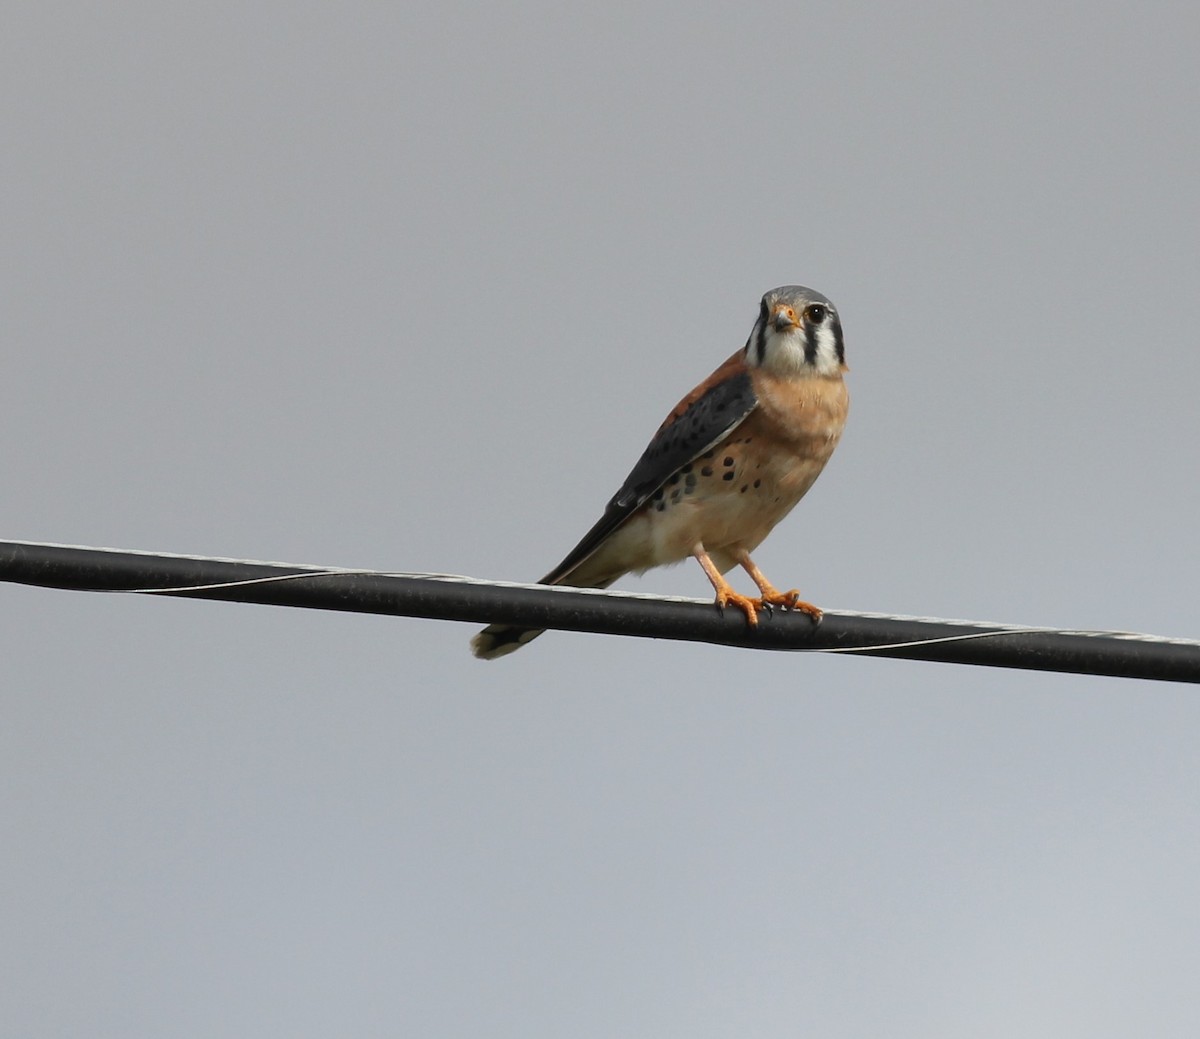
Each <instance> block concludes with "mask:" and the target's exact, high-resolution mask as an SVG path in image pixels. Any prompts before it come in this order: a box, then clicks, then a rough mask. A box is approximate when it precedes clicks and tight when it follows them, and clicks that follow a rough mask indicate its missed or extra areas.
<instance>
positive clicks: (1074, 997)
mask: <svg viewBox="0 0 1200 1039" xmlns="http://www.w3.org/2000/svg"><path fill="white" fill-rule="evenodd" d="M1195 40H1196V14H1195V11H1194V10H1193V9H1192V8H1191V7H1190V5H1187V4H1183V3H1166V2H1161V3H1153V2H1151V3H1146V4H1140V5H1115V4H1109V5H1105V4H1092V5H1067V4H1062V5H1057V6H1053V5H1052V6H1047V5H1046V4H1044V3H1031V2H1030V3H1017V4H1006V5H1004V10H1003V11H998V10H996V9H993V8H988V7H986V6H983V5H978V6H969V5H951V4H927V5H892V6H889V5H882V4H879V5H855V4H846V3H844V2H841V0H839V2H836V3H833V2H830V3H825V4H808V3H806V4H803V5H778V6H771V5H766V4H761V3H749V4H747V3H741V4H737V5H733V4H730V5H724V6H709V7H688V6H684V5H680V4H669V3H652V4H650V5H648V6H647V5H645V4H637V5H633V4H627V5H623V4H615V5H614V4H607V5H579V6H577V7H569V6H563V5H561V4H549V3H544V4H530V3H524V4H521V5H518V6H513V7H509V8H503V7H495V6H489V5H482V4H453V3H449V4H448V3H444V2H439V3H437V4H434V3H424V2H421V3H406V4H403V5H395V6H391V7H385V6H383V5H368V4H337V5H335V4H328V5H313V4H281V3H272V4H260V5H254V6H251V7H247V6H246V5H242V4H226V3H211V2H210V3H205V4H203V5H174V4H165V5H164V4H151V3H140V4H139V3H123V4H116V5H107V7H105V5H90V4H89V5H85V4H78V3H75V4H72V3H67V4H61V5H50V4H36V5H34V4H21V5H13V7H12V8H10V9H9V11H8V13H7V15H6V19H5V30H4V34H3V40H2V42H0V49H2V53H0V106H2V111H3V117H2V118H3V123H2V128H3V140H4V148H3V185H4V189H3V192H2V194H0V212H2V214H3V234H2V235H0V263H2V269H0V276H2V284H3V300H4V302H3V306H2V307H0V336H2V342H3V356H4V366H3V378H2V379H0V423H2V427H0V428H2V430H3V442H4V445H5V449H4V450H3V452H0V456H2V457H0V480H2V482H3V487H4V489H5V494H4V517H5V518H4V534H5V536H7V537H10V538H24V539H29V540H44V541H58V542H67V543H78V544H92V545H108V546H114V547H121V548H139V549H146V550H160V551H171V552H183V553H197V554H213V555H224V556H236V557H249V558H266V559H278V560H286V561H293V562H307V563H315V564H326V565H339V566H362V567H370V568H377V569H389V570H430V571H444V572H452V573H464V574H471V575H474V576H478V577H486V578H496V579H507V580H528V579H534V578H536V577H538V576H539V575H541V574H542V573H543V572H545V571H546V570H547V569H548V568H549V567H550V566H551V565H553V564H554V563H555V562H557V560H558V559H559V557H560V556H561V555H562V554H563V553H564V552H565V551H566V550H567V549H568V548H570V547H571V545H573V544H574V542H575V541H576V540H577V538H578V537H579V536H580V535H581V534H582V533H583V531H584V530H585V529H586V528H587V527H588V526H589V525H590V524H591V523H592V521H593V520H594V519H595V518H596V516H597V515H598V513H599V510H600V509H601V508H602V506H603V504H604V502H605V500H606V499H607V498H608V496H609V495H610V494H611V492H612V491H613V490H614V489H615V488H616V486H617V485H618V484H619V482H620V481H621V479H622V478H623V477H624V475H625V473H626V472H627V471H628V469H629V467H630V466H631V465H632V463H633V461H634V460H635V459H636V458H637V456H638V454H639V453H640V451H641V450H642V448H643V446H644V445H645V443H646V440H647V439H648V437H649V436H650V434H651V433H652V432H653V430H654V429H655V427H656V426H657V425H658V423H659V421H660V420H661V419H662V417H663V415H664V414H665V413H666V411H667V410H668V409H669V408H670V407H671V406H672V405H673V404H674V403H675V401H676V400H677V399H678V398H679V397H680V396H681V395H682V394H683V393H684V392H686V391H687V390H688V389H689V388H690V387H691V386H692V385H694V384H695V383H696V382H698V381H699V380H700V379H701V378H703V377H704V376H706V375H707V374H708V373H709V372H710V371H711V370H712V368H714V367H715V366H716V365H717V364H718V363H719V362H720V361H721V360H723V359H724V358H725V357H726V356H727V355H728V354H729V353H731V352H732V351H733V350H734V349H736V348H737V347H739V346H740V345H741V344H742V343H743V342H744V340H745V337H746V335H747V333H748V332H749V329H750V326H751V323H752V322H753V320H754V316H755V313H756V307H757V305H758V299H759V296H760V295H761V294H762V292H763V291H764V290H766V289H768V288H771V287H773V286H775V285H778V284H782V283H788V282H800V283H803V284H807V285H811V286H813V287H815V288H818V289H820V290H821V291H823V292H825V293H827V294H828V295H829V296H830V297H832V298H833V299H834V300H835V301H836V302H837V304H838V305H839V307H840V309H841V311H842V314H843V319H844V323H845V328H846V335H847V350H848V360H849V362H850V365H851V368H852V372H851V375H850V380H851V392H852V395H853V408H852V413H851V419H850V424H849V427H848V430H847V433H846V436H845V438H844V440H843V442H842V446H841V447H840V448H839V451H838V453H837V454H836V455H835V457H834V459H833V461H832V463H831V465H830V467H829V469H828V470H827V472H826V473H825V475H824V476H823V477H822V479H821V481H820V482H819V483H818V484H817V487H816V488H815V490H814V491H813V493H812V494H811V495H810V496H809V497H808V499H806V500H805V501H804V502H803V503H802V505H801V506H800V507H799V508H798V510H797V511H796V512H795V513H794V514H793V515H792V516H791V517H789V519H788V520H787V521H785V523H784V524H783V525H782V526H781V527H780V528H779V529H778V530H777V531H776V532H775V533H774V535H773V536H772V537H771V539H770V540H769V541H768V542H767V543H766V545H765V546H764V547H763V549H762V550H761V552H760V553H759V554H758V558H759V561H760V563H761V564H762V566H763V568H764V569H765V570H766V572H767V573H768V574H769V575H771V576H772V578H773V579H774V580H775V581H776V582H777V583H779V584H780V585H781V586H785V587H786V586H790V585H793V584H796V585H798V586H799V587H800V588H801V589H802V590H803V591H804V592H805V593H806V595H807V596H808V597H811V598H812V599H813V600H814V601H816V602H818V603H821V604H822V605H824V606H826V607H828V608H835V609H836V608H845V609H859V610H880V611H890V612H903V613H918V614H926V615H934V616H951V617H970V618H976V619H990V620H1003V621H1012V622H1020V623H1029V624H1049V625H1060V626H1070V627H1104V628H1120V629H1128V630H1136V631H1149V632H1154V633H1158V634H1163V635H1176V636H1187V637H1191V636H1195V635H1196V634H1197V632H1198V629H1200V606H1198V605H1197V597H1196V588H1197V583H1198V580H1200V559H1198V554H1197V552H1196V530H1197V524H1198V521H1200V490H1198V480H1197V461H1196V459H1197V448H1198V445H1200V413H1198V409H1197V407H1196V392H1197V383H1198V381H1200V359H1198V347H1197V335H1196V330H1197V327H1200V294H1198V293H1197V285H1198V284H1200V249H1198V247H1197V230H1198V224H1200V221H1198V216H1200V205H1198V198H1200V191H1198V189H1197V184H1198V183H1200V143H1198V133H1197V129H1196V128H1197V125H1198V122H1197V119H1198V110H1197V101H1198V99H1200V97H1198V95H1200V89H1198V84H1200V75H1198V74H1197V72H1196V59H1195ZM622 587H626V588H631V589H637V590H645V591H655V592H662V593H670V594H685V595H703V594H706V592H707V584H706V582H705V581H704V578H703V575H702V574H701V573H700V571H699V568H698V567H695V566H692V565H687V566H683V567H680V568H678V569H675V570H669V571H659V572H657V573H653V574H651V575H649V576H648V577H646V578H645V579H642V580H640V581H638V580H630V581H626V582H624V583H623V584H622ZM0 606H2V609H3V631H4V650H3V654H2V657H0V668H2V671H0V682H2V694H0V704H2V709H3V717H2V719H0V781H2V783H3V799H2V803H0V813H2V815H0V826H2V828H3V839H2V841H0V930H2V932H3V934H4V939H3V942H2V943H0V949H2V952H0V957H2V961H0V968H2V977H3V983H2V984H0V1031H2V1032H3V1033H4V1034H5V1035H12V1036H67V1035H88V1036H131V1035H136V1036H217V1035H238V1036H279V1035H287V1036H327V1035H333V1034H338V1035H353V1036H398V1035H411V1036H438V1037H441V1036H514V1037H517V1036H520V1037H527V1036H542V1035H569V1036H581V1037H592V1036H597V1037H599V1036H604V1037H609V1036H688V1037H699V1036H714V1037H716V1036H722V1037H724V1036H734V1035H737V1036H742V1035H745V1036H750V1035H753V1036H797V1035H807V1036H863V1035H887V1036H913V1037H928V1036H964V1035H970V1036H1009V1035H1021V1036H1023V1037H1027V1036H1055V1037H1063V1036H1088V1037H1096V1036H1124V1035H1132V1034H1138V1035H1155V1036H1160V1037H1161V1036H1189V1037H1192V1036H1195V1035H1196V1034H1197V1030H1198V1029H1200V998H1198V997H1197V993H1196V962H1197V957H1198V956H1200V899H1198V897H1197V877H1198V876H1200V830H1198V826H1200V805H1198V801H1197V782H1198V780H1200V762H1198V760H1197V746H1198V737H1200V702H1198V700H1197V694H1196V693H1195V692H1193V691H1192V690H1191V689H1189V688H1187V687H1175V686H1167V685H1154V684H1150V683H1140V682H1132V681H1120V680H1115V679H1093V678H1075V677H1067V676H1051V675H1037V674H1024V673H1008V672H1000V671H987V670H984V669H973V668H955V667H950V666H943V665H931V664H914V663H903V662H894V661H880V660H867V659H855V658H849V657H816V656H814V657H809V656H788V655H772V654H757V653H750V652H743V651H731V650H726V649H718V648H713V647H708V646H701V645H680V644H669V643H658V642H653V641H639V640H634V639H615V638H605V637H601V636H587V635H566V634H551V635H547V636H546V637H545V638H543V639H542V640H541V641H539V642H538V643H537V644H536V645H534V646H531V647H530V648H528V649H526V650H523V651H522V652H521V653H520V654H519V655H518V656H516V657H512V658H509V659H507V660H502V661H498V662H495V663H491V664H485V663H481V662H478V661H476V660H474V659H472V658H471V657H470V656H469V654H468V650H467V640H468V637H469V635H470V634H471V629H470V628H468V627H467V626H465V625H456V624H449V623H435V622H431V621H416V620H396V619H385V618H373V617H354V616H337V615H331V614H322V613H316V612H305V611H298V610H280V609H271V608H266V607H251V606H238V605H231V604H220V603H197V602H182V601H169V600H156V599H149V598H138V597H117V596H88V595H83V594H76V593H67V592H54V591H42V590H35V589H29V588H23V587H18V586H3V587H0Z"/></svg>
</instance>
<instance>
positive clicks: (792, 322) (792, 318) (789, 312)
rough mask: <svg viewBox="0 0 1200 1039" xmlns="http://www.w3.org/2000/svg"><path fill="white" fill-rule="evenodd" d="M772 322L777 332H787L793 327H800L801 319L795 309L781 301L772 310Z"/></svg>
mask: <svg viewBox="0 0 1200 1039" xmlns="http://www.w3.org/2000/svg"><path fill="white" fill-rule="evenodd" d="M771 324H773V325H774V326H775V331H776V332H786V331H788V330H789V329H792V328H799V327H800V319H799V318H798V317H797V316H796V312H795V310H793V309H792V308H791V307H789V306H788V305H787V304H786V303H780V304H779V306H777V307H776V308H775V309H774V310H773V311H772V312H771Z"/></svg>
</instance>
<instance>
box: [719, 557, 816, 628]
mask: <svg viewBox="0 0 1200 1039" xmlns="http://www.w3.org/2000/svg"><path fill="white" fill-rule="evenodd" d="M737 561H738V563H739V564H740V565H741V567H742V569H743V570H745V571H746V573H748V574H749V575H750V579H751V580H752V581H753V582H754V583H755V584H756V585H758V590H759V591H760V592H761V593H762V598H761V599H759V600H758V603H757V605H758V606H764V607H766V608H767V609H770V608H771V607H772V606H782V607H783V608H784V609H785V610H799V611H800V612H801V613H806V614H808V616H810V617H811V618H812V619H813V620H814V621H815V622H818V623H819V622H820V620H821V611H820V609H819V608H818V607H816V606H814V605H813V604H812V603H810V602H805V601H804V600H803V599H801V598H800V592H799V591H798V590H797V589H795V588H793V589H792V590H791V591H790V592H781V591H779V590H778V589H776V587H775V586H774V585H773V584H771V582H770V581H768V580H767V579H766V578H765V577H764V576H763V572H762V571H761V570H759V568H758V567H756V566H755V565H754V561H753V560H752V559H751V558H750V553H749V552H745V551H742V552H739V553H738V554H737Z"/></svg>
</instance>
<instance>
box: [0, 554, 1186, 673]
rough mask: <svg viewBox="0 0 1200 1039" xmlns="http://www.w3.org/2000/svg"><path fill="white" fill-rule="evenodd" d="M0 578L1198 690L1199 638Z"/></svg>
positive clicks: (160, 582)
mask: <svg viewBox="0 0 1200 1039" xmlns="http://www.w3.org/2000/svg"><path fill="white" fill-rule="evenodd" d="M0 580H4V581H12V582H17V583H20V584H30V585H40V586H42V587H46V588H66V589H74V590H77V591H99V592H140V593H144V594H149V595H177V596H187V597H189V598H196V599H223V600H228V601H231V602H250V603H262V604H267V605H273V606H298V607H306V608H308V609H321V610H344V611H350V612H355V613H378V614H389V615H394V616H401V617H429V618H434V619H438V620H456V621H472V622H476V623H490V622H492V621H504V622H508V623H514V624H528V625H531V626H535V627H539V628H559V629H563V630H568V631H591V632H601V633H605V634H610V635H637V636H643V637H649V638H662V639H684V640H688V641H693V642H712V643H718V644H721V645H728V646H739V647H743V648H746V649H775V650H816V651H823V652H834V653H869V654H872V655H875V656H887V657H900V658H904V659H909V660H938V661H944V662H947V663H956V664H983V665H988V666H992V667H1015V668H1027V669H1030V670H1035V671H1069V672H1074V673H1077V674H1091V675H1113V676H1117V677H1124V678H1148V679H1157V680H1160V681H1170V682H1200V642H1194V641H1190V640H1185V639H1164V638H1158V637H1155V636H1151V635H1135V634H1130V633H1124V632H1105V631H1099V632H1094V631H1061V630H1055V629H1049V628H1022V627H1015V626H1008V625H990V624H980V623H976V622H973V621H951V620H936V619H931V618H917V617H896V616H889V615H883V614H860V613H833V612H827V613H826V614H825V619H824V621H823V622H822V623H821V625H820V626H819V627H817V628H814V626H813V624H812V622H811V621H810V620H809V619H808V618H807V617H806V616H804V615H802V614H794V613H787V612H783V611H780V610H776V611H775V612H774V613H772V614H770V615H766V616H763V617H762V618H761V620H760V623H759V625H758V627H757V628H755V629H750V628H749V627H748V626H747V624H746V621H745V618H744V616H743V615H742V613H741V612H740V611H738V610H733V609H730V610H726V611H725V612H724V613H723V614H722V613H721V612H719V611H718V610H717V609H715V608H714V607H713V605H712V603H710V602H700V601H697V600H694V599H670V598H662V597H658V596H648V595H630V594H626V593H617V592H594V591H580V590H577V589H563V588H547V587H544V586H542V585H519V584H501V583H496V582H489V581H476V580H472V579H470V578H462V577H451V576H447V575H438V574H386V573H378V572H375V571H363V570H343V569H322V568H319V567H312V566H297V565H294V564H284V563H262V562H255V561H251V560H241V559H214V558H207V557H201V556H176V555H156V554H152V553H148V552H127V551H118V550H116V549H107V548H84V547H81V546H74V545H47V544H39V543H32V542H23V541H0ZM463 652H464V653H465V652H466V648H465V646H464V649H463ZM527 652H530V653H536V652H537V649H536V648H532V649H530V650H528V651H527ZM492 666H498V667H503V666H505V665H503V664H497V665H492Z"/></svg>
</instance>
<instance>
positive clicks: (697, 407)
mask: <svg viewBox="0 0 1200 1039" xmlns="http://www.w3.org/2000/svg"><path fill="white" fill-rule="evenodd" d="M735 362H740V355H737V354H735V355H734V357H732V358H730V359H729V361H727V362H726V363H725V364H723V365H722V366H721V367H720V368H718V369H717V370H716V371H715V372H714V373H713V375H712V376H711V377H710V378H709V379H708V380H706V381H705V382H704V383H702V384H701V385H700V386H698V387H697V388H696V390H695V391H694V393H693V394H691V395H689V396H688V397H685V398H684V399H683V401H681V402H680V405H679V406H678V407H677V408H676V409H675V410H674V411H673V412H672V413H671V415H670V417H668V419H667V421H666V422H664V423H663V425H662V426H661V427H660V428H659V430H658V432H657V433H656V434H655V435H654V439H653V440H651V441H650V443H649V445H648V446H647V447H646V450H645V451H644V452H643V453H642V457H641V458H639V459H638V462H637V465H635V466H634V467H633V469H632V470H631V472H630V473H629V475H628V476H627V477H626V478H625V482H624V483H623V484H622V485H621V489H620V490H619V491H617V493H616V494H614V495H613V496H612V498H611V499H610V500H609V503H608V506H607V508H605V510H604V515H603V516H601V517H600V519H599V520H597V522H596V524H595V526H593V527H592V529H591V530H589V531H588V532H587V533H586V534H585V535H584V536H583V540H581V541H580V542H579V544H578V545H576V546H575V547H574V548H573V549H572V550H571V551H570V552H569V553H568V554H567V557H566V558H565V559H564V560H563V561H562V562H561V563H559V564H558V566H556V567H555V568H554V569H553V570H551V571H550V573H548V574H547V575H546V576H545V577H543V578H542V580H541V582H540V583H541V584H557V583H558V582H559V581H560V580H561V579H562V578H563V577H564V576H565V575H566V574H568V573H570V572H571V571H572V570H573V569H574V568H575V567H577V566H578V565H579V564H580V563H582V562H583V561H584V560H585V559H587V557H588V556H590V555H591V554H592V553H593V552H595V551H596V549H597V548H599V547H600V545H601V543H602V542H603V541H604V539H605V538H607V537H608V536H609V535H610V534H611V533H612V532H613V531H614V530H616V529H617V528H618V527H619V526H620V525H621V524H622V523H624V522H625V520H627V519H628V518H629V517H630V516H631V515H633V513H634V512H636V511H637V510H638V508H639V507H640V506H641V505H643V504H644V503H645V501H646V499H647V498H649V497H650V496H651V495H652V494H654V492H655V491H657V490H658V489H659V487H661V486H662V485H663V484H664V483H666V482H667V480H669V479H670V478H671V476H672V475H673V474H674V473H675V472H676V471H678V470H679V469H680V468H681V467H682V466H685V465H687V464H688V462H691V461H694V460H695V459H696V458H698V457H699V456H700V455H702V454H704V452H705V451H707V450H708V449H709V448H711V447H712V446H713V445H714V444H716V443H718V442H719V441H720V440H722V439H724V437H725V436H726V435H727V434H728V433H729V432H730V431H731V430H732V429H733V428H734V427H735V426H737V425H738V424H739V423H740V422H741V421H742V420H743V419H745V418H746V416H747V415H749V414H750V412H752V411H753V410H754V409H755V407H757V406H758V397H757V396H756V395H755V393H754V387H753V385H752V384H751V382H750V373H749V372H748V371H747V370H746V369H745V367H744V365H742V364H741V363H735ZM727 373H728V374H727Z"/></svg>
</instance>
